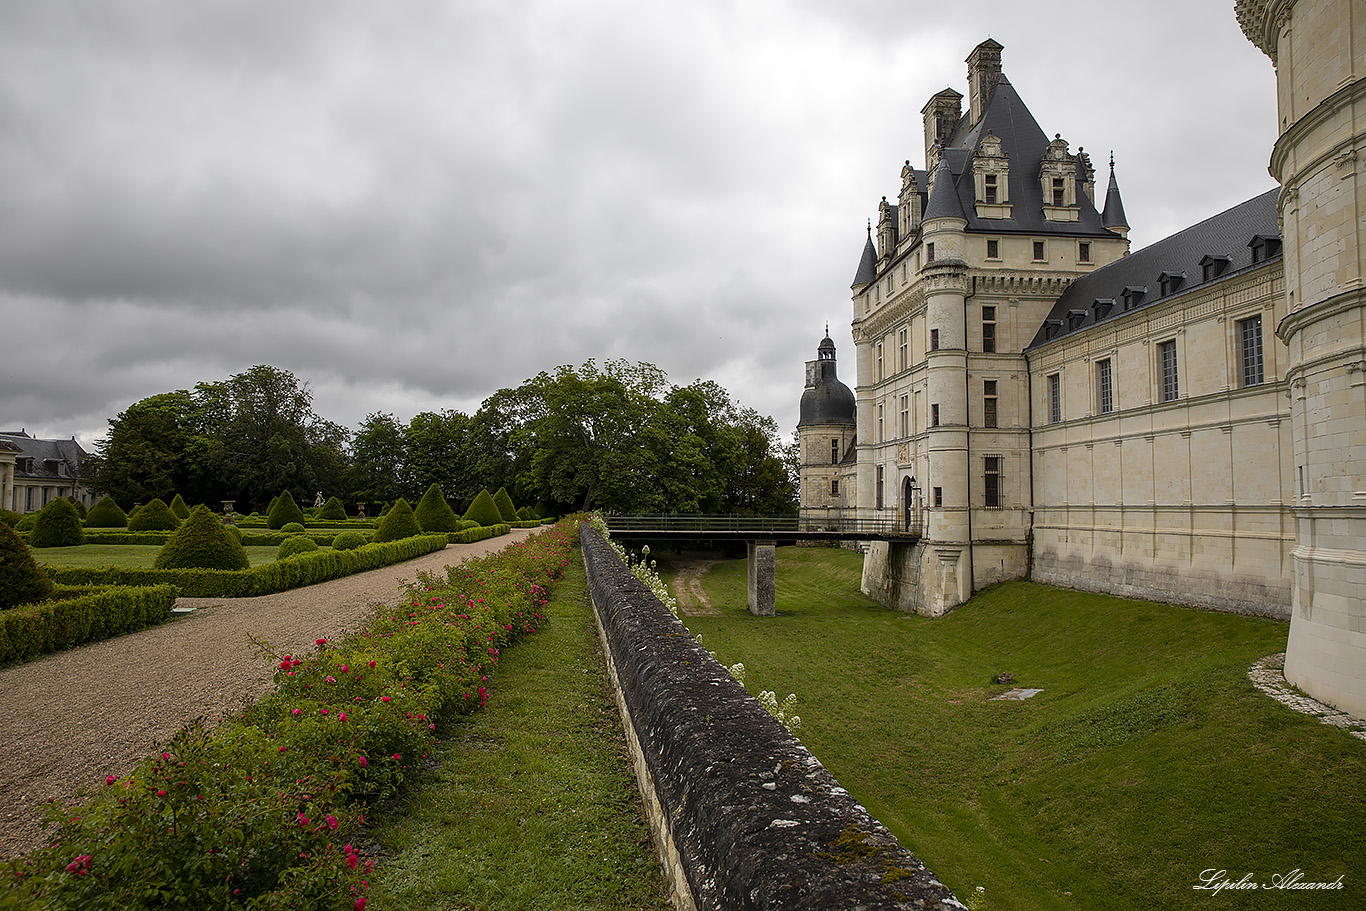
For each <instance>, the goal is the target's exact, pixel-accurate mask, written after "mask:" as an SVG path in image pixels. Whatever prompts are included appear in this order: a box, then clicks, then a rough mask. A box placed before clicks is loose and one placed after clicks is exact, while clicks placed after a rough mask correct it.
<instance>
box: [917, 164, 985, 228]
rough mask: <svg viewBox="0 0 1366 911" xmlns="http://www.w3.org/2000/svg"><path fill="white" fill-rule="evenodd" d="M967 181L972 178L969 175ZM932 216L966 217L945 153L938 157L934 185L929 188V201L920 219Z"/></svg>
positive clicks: (931, 217)
mask: <svg viewBox="0 0 1366 911" xmlns="http://www.w3.org/2000/svg"><path fill="white" fill-rule="evenodd" d="M968 182H969V183H971V182H972V179H971V176H969V179H968ZM933 218H967V214H966V213H965V210H964V209H963V203H962V200H961V198H960V196H959V191H958V187H956V186H955V185H954V182H953V174H952V173H951V172H950V168H949V159H948V156H947V155H944V156H941V157H940V159H939V167H938V168H936V169H935V172H934V186H933V187H932V188H931V189H930V201H929V202H928V203H927V204H926V205H925V209H924V215H922V216H921V221H929V220H930V219H933Z"/></svg>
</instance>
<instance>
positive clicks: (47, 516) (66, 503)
mask: <svg viewBox="0 0 1366 911" xmlns="http://www.w3.org/2000/svg"><path fill="white" fill-rule="evenodd" d="M84 540H85V532H84V530H83V529H82V528H81V516H80V514H79V513H78V512H76V507H75V506H72V505H71V501H70V500H65V499H62V498H61V497H58V498H57V499H55V500H53V501H52V502H51V503H49V504H47V505H46V506H44V507H43V511H42V512H40V513H38V519H37V521H35V522H34V523H33V533H32V534H30V535H29V539H28V543H29V546H30V547H76V546H78V545H79V544H81V543H83V541H84Z"/></svg>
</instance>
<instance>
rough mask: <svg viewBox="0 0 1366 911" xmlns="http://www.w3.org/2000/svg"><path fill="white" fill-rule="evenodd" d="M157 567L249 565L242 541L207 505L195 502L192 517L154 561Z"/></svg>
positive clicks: (195, 567) (229, 567)
mask: <svg viewBox="0 0 1366 911" xmlns="http://www.w3.org/2000/svg"><path fill="white" fill-rule="evenodd" d="M152 566H153V567H154V568H156V569H250V568H251V561H249V560H248V559H247V552H246V551H245V550H243V549H242V541H241V540H240V539H239V538H237V537H235V536H234V535H233V533H232V532H230V531H228V530H227V528H226V527H225V526H224V525H223V520H222V519H220V518H219V517H218V516H216V515H214V514H213V511H212V510H210V509H209V507H207V506H196V507H195V508H194V509H192V510H190V517H189V518H188V519H186V520H185V522H184V523H183V524H182V525H181V526H180V527H179V528H177V529H176V531H175V534H173V535H171V537H170V538H168V539H167V541H166V543H165V544H163V545H162V546H161V552H160V553H158V554H157V558H156V561H155V562H154V563H153V564H152Z"/></svg>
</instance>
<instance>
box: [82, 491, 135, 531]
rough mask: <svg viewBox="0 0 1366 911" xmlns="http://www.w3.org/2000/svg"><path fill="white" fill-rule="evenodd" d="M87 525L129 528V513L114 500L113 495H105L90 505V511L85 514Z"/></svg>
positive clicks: (89, 526)
mask: <svg viewBox="0 0 1366 911" xmlns="http://www.w3.org/2000/svg"><path fill="white" fill-rule="evenodd" d="M85 527H86V528H127V527H128V514H127V513H126V512H124V511H123V510H122V509H121V508H120V507H119V504H117V503H115V502H114V498H113V497H105V498H104V499H102V500H100V501H99V502H98V503H96V504H95V505H94V506H92V507H90V512H88V513H86V516H85Z"/></svg>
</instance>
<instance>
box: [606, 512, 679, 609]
mask: <svg viewBox="0 0 1366 911" xmlns="http://www.w3.org/2000/svg"><path fill="white" fill-rule="evenodd" d="M588 524H589V525H592V526H593V528H595V529H597V532H598V534H600V535H602V537H603V540H604V541H606V542H607V543H608V544H610V545H611V547H612V549H613V550H615V551H616V552H617V556H618V557H620V558H621V562H623V563H625V564H626V567H627V569H629V570H631V573H632V575H634V576H635V577H636V578H637V579H639V580H640V581H641V582H642V583H644V585H645V587H646V588H648V589H649V590H650V591H651V592H652V593H653V594H654V596H655V597H656V598H658V599H659V600H660V602H661V603H662V604H663V605H664V606H665V607H667V608H668V609H669V612H670V613H671V614H673V615H674V616H675V617H677V616H678V601H677V600H676V599H675V598H674V596H673V592H671V591H669V586H668V585H667V584H665V582H664V580H663V579H661V578H659V573H658V571H657V570H656V569H655V567H656V565H657V564H656V563H655V561H654V560H651V559H650V545H648V544H647V545H645V546H644V547H642V548H641V549H640V554H641V555H640V557H638V558H637V557H635V556H633V555H631V554H628V553H627V552H626V548H624V547H622V546H621V545H620V544H618V543H617V542H616V541H613V540H612V536H611V535H610V534H608V532H607V522H606V520H605V519H603V517H602V514H601V513H596V512H595V513H593V517H592V518H591V519H589V520H588Z"/></svg>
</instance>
